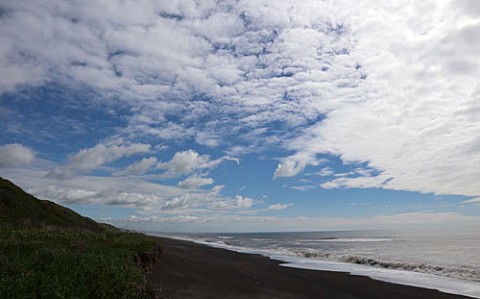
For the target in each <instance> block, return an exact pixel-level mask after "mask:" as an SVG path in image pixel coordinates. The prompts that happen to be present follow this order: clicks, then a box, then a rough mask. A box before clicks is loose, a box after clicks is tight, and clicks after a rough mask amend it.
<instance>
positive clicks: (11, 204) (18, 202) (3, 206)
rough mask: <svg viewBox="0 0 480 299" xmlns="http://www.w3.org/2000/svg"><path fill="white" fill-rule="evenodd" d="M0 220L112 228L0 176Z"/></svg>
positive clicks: (49, 225) (22, 224) (19, 223)
mask: <svg viewBox="0 0 480 299" xmlns="http://www.w3.org/2000/svg"><path fill="white" fill-rule="evenodd" d="M0 224H10V225H14V226H23V227H50V228H53V227H56V228H62V229H71V230H83V231H85V230H88V231H95V232H101V231H108V230H110V231H114V230H116V228H115V227H113V226H111V225H108V224H102V223H97V222H95V221H93V220H92V219H90V218H87V217H83V216H81V215H79V214H77V213H76V212H74V211H72V210H70V209H68V208H65V207H62V206H60V205H57V204H55V203H53V202H51V201H48V200H40V199H38V198H35V197H34V196H32V195H30V194H28V193H26V192H25V191H23V190H22V189H21V188H20V187H18V186H16V185H15V184H13V183H12V182H10V181H8V180H5V179H3V178H0Z"/></svg>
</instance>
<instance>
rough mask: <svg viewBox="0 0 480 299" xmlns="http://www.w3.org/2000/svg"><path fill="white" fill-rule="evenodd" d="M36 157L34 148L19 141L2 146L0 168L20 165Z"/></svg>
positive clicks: (0, 148)
mask: <svg viewBox="0 0 480 299" xmlns="http://www.w3.org/2000/svg"><path fill="white" fill-rule="evenodd" d="M34 159H35V152H34V151H33V149H31V148H29V147H26V146H23V145H21V144H18V143H13V144H6V145H2V146H0V168H10V167H19V166H24V165H27V164H30V163H32V162H33V160H34Z"/></svg>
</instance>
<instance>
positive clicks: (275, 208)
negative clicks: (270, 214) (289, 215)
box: [265, 203, 293, 211]
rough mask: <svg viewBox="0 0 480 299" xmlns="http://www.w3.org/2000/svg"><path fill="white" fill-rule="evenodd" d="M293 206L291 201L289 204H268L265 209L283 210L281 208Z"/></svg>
mask: <svg viewBox="0 0 480 299" xmlns="http://www.w3.org/2000/svg"><path fill="white" fill-rule="evenodd" d="M291 206H293V204H291V203H288V204H281V203H276V204H273V205H270V206H268V207H267V208H266V209H265V211H281V210H285V209H288V208H289V207H291Z"/></svg>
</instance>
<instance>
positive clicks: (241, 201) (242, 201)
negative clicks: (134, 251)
mask: <svg viewBox="0 0 480 299" xmlns="http://www.w3.org/2000/svg"><path fill="white" fill-rule="evenodd" d="M235 201H236V204H237V207H239V208H241V209H248V208H250V207H252V206H253V203H254V200H253V199H251V198H248V197H243V196H240V195H237V196H236V197H235Z"/></svg>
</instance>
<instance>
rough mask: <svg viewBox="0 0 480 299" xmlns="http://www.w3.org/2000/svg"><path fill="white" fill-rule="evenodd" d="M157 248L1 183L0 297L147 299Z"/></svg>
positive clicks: (153, 241)
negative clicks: (149, 273)
mask: <svg viewBox="0 0 480 299" xmlns="http://www.w3.org/2000/svg"><path fill="white" fill-rule="evenodd" d="M157 243H158V241H157V240H156V239H155V238H152V237H148V236H145V235H142V234H138V233H129V232H121V231H119V230H117V229H113V227H111V226H107V225H103V224H99V223H96V222H95V221H93V220H91V219H89V218H86V217H82V216H80V215H79V214H77V213H75V212H73V211H72V210H69V209H67V208H64V207H61V206H59V205H56V204H55V203H52V202H50V201H44V200H38V199H36V198H35V197H33V196H31V195H29V194H27V193H25V192H24V191H23V190H22V189H20V188H19V187H17V186H15V185H14V184H12V183H11V182H9V181H7V180H3V179H1V180H0V265H1V267H0V298H146V297H148V288H147V284H146V277H145V268H146V267H148V265H149V264H150V263H152V262H153V261H154V260H155V259H156V258H158V255H159V253H160V251H159V247H158V244H157Z"/></svg>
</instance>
